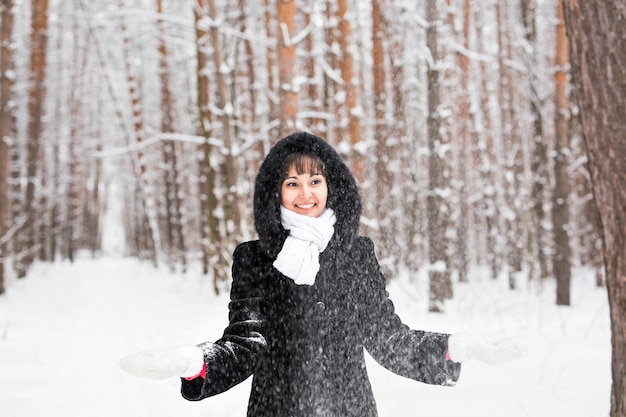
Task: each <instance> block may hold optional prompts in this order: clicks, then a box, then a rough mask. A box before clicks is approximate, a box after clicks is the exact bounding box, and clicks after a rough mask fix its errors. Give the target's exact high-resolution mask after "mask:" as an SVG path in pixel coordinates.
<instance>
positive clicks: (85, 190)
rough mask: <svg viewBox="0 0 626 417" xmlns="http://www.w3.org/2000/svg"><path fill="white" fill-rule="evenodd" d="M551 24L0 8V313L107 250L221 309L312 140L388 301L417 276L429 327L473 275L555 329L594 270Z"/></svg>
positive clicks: (530, 6)
mask: <svg viewBox="0 0 626 417" xmlns="http://www.w3.org/2000/svg"><path fill="white" fill-rule="evenodd" d="M563 3H564V4H565V6H564V4H563ZM563 3H562V1H561V0H517V1H491V0H490V1H476V0H424V1H414V0H368V1H365V0H364V1H361V0H336V1H329V0H324V1H317V0H306V1H299V2H296V1H293V0H290V1H283V0H263V1H260V0H258V1H250V0H236V1H227V0H182V1H180V0H176V1H174V0H115V1H105V0H89V1H87V0H71V1H60V0H2V4H1V6H0V7H1V9H0V12H1V17H2V20H1V23H0V25H1V26H0V29H1V33H0V36H1V39H0V52H1V54H0V77H1V78H0V83H1V90H0V137H1V139H2V140H0V294H2V293H4V292H5V291H6V290H7V289H8V288H10V287H11V286H12V285H14V284H15V283H16V282H19V280H21V279H23V278H24V279H28V273H29V271H30V270H31V268H32V266H33V265H34V264H35V263H38V262H39V263H54V262H56V261H58V260H65V261H68V260H69V261H73V260H74V259H75V258H76V256H77V254H78V253H79V252H89V253H90V254H91V256H93V257H96V258H97V257H99V256H101V255H102V253H103V252H106V250H107V248H106V247H105V246H106V245H107V244H109V245H110V242H114V243H115V245H116V246H115V248H116V250H121V251H122V252H123V254H124V255H125V256H128V257H135V258H139V259H141V260H143V261H146V262H148V263H150V264H154V265H159V266H167V267H168V268H171V270H172V271H182V272H183V273H184V272H185V271H187V270H188V268H189V267H190V265H194V264H200V265H201V270H202V273H203V274H204V275H205V277H206V280H210V282H211V285H212V287H213V288H214V291H215V293H216V294H217V293H222V292H227V291H228V285H229V279H230V261H231V256H232V252H233V250H234V248H235V246H236V245H237V244H238V243H240V242H242V241H244V240H250V239H254V237H255V236H254V234H255V232H254V225H253V222H252V192H253V187H252V185H253V183H254V178H255V174H256V171H257V169H258V167H259V164H260V163H261V161H262V160H263V157H264V155H265V154H266V153H267V151H268V150H269V148H270V147H271V146H272V144H273V143H275V142H276V141H277V140H278V139H280V138H281V137H283V136H285V135H287V134H289V133H291V132H294V131H297V130H306V131H310V132H313V133H315V134H317V135H319V136H321V137H323V138H325V139H326V140H327V141H328V142H330V143H331V144H332V145H333V146H334V147H335V148H336V149H337V150H338V151H339V152H340V154H341V155H342V157H343V158H344V160H345V161H346V162H347V163H348V165H349V166H350V168H351V169H352V171H353V172H354V174H355V176H356V177H357V179H358V181H359V185H360V191H361V194H362V196H363V201H364V213H363V217H362V223H361V233H362V234H364V235H367V236H369V237H371V238H372V239H373V240H374V242H375V244H376V247H377V251H378V253H377V255H378V259H379V261H380V263H381V265H382V267H383V269H384V272H385V275H386V277H387V278H388V280H389V281H390V282H391V281H393V280H394V278H395V277H396V276H397V275H398V274H399V273H400V272H401V271H420V270H421V271H424V270H425V271H427V274H428V277H429V284H430V285H429V290H428V291H429V294H428V300H429V301H428V303H429V304H428V309H429V311H431V312H442V311H445V305H446V300H451V299H454V297H455V286H456V283H457V282H458V283H463V282H468V281H471V280H472V279H474V277H475V276H476V271H481V273H482V274H485V275H486V277H487V278H488V279H496V278H499V277H505V279H506V280H507V283H508V284H507V285H508V287H509V289H510V290H511V291H516V289H517V288H518V287H519V286H520V285H521V284H522V280H523V281H524V282H523V284H524V285H527V281H528V282H532V283H533V285H534V286H537V287H541V286H542V285H543V283H545V282H552V281H553V282H554V283H555V285H554V288H555V289H556V291H555V294H554V296H553V297H554V303H556V304H557V305H561V306H568V305H570V304H571V299H570V282H571V274H572V271H573V270H575V269H577V268H586V269H589V270H592V271H593V274H590V275H589V276H593V279H594V285H596V286H599V287H603V286H605V285H607V280H608V278H607V273H606V269H605V262H606V261H607V259H609V257H607V255H606V253H605V256H604V258H603V239H602V236H603V231H602V221H601V213H599V210H598V206H600V205H601V204H598V203H599V201H598V200H597V198H596V197H597V195H596V196H594V191H593V181H592V178H594V175H593V172H592V169H590V166H589V163H590V157H589V152H588V150H587V145H586V144H585V140H584V127H583V124H584V123H581V120H585V117H581V114H583V113H584V112H585V111H586V109H585V108H583V107H582V106H580V105H579V101H578V99H579V98H580V97H582V96H583V94H582V93H581V92H580V91H579V90H578V89H577V86H579V84H576V83H574V82H572V71H571V68H572V65H571V64H570V51H571V50H572V49H571V48H572V47H571V46H570V43H571V42H572V39H570V38H569V37H568V34H569V35H570V36H571V33H572V32H570V33H568V31H567V30H566V25H565V19H564V9H565V11H567V9H568V7H569V10H570V13H571V15H574V13H575V12H576V10H578V12H579V13H581V11H580V8H581V6H578V2H576V1H563ZM596 3H597V5H596ZM614 3H620V2H612V1H609V2H603V1H590V2H587V4H589V5H595V6H593V7H591V6H590V7H588V8H586V9H585V7H586V6H582V8H583V9H585V10H583V12H582V13H584V12H589V10H587V9H594V7H597V8H600V9H602V7H604V11H607V10H608V11H609V12H607V13H608V14H609V15H610V13H611V12H610V10H611V8H612V7H613V8H619V7H621V12H619V13H621V16H624V15H626V13H625V12H624V10H623V9H624V6H623V3H622V5H621V6H616V5H614ZM600 4H604V6H600ZM590 13H591V12H590ZM614 13H617V12H614ZM605 17H606V16H605ZM607 19H608V18H607ZM600 22H604V23H606V24H607V25H608V26H607V27H610V22H609V23H607V22H608V20H601V21H600ZM578 29H579V31H578V32H577V33H578V34H579V35H580V36H584V35H585V30H584V28H583V29H581V28H578ZM606 30H607V31H610V30H609V29H606ZM581 33H582V35H581ZM588 33H590V32H588ZM619 34H622V35H623V34H624V30H623V29H620V31H618V32H617V35H615V36H619ZM623 43H624V39H621V43H618V44H616V45H617V46H616V48H617V52H621V59H622V62H621V64H619V61H617V62H618V64H619V65H621V66H616V68H617V67H619V68H620V69H621V70H622V73H621V74H622V75H623V74H624V73H623V68H624V66H625V64H624V62H623V60H624V59H626V51H625V49H626V48H625V47H624V45H623ZM619 45H621V46H619ZM620 48H621V50H620ZM574 49H575V48H574ZM581 54H582V52H581ZM619 58H620V56H619V55H618V56H617V58H616V59H618V60H619ZM586 68H587V67H585V66H581V68H580V70H581V73H582V72H583V71H585V70H586ZM616 78H617V79H619V78H618V77H616ZM583 81H585V80H583ZM587 81H588V80H587ZM621 83H622V87H623V78H622V81H621ZM583 85H585V86H589V85H590V83H589V82H586V83H583ZM607 89H608V90H610V87H607ZM615 89H616V90H618V91H619V88H618V87H615ZM622 91H623V88H622ZM581 100H583V101H584V97H582V99H581ZM620 100H621V101H620V102H619V103H620V105H621V106H622V107H621V109H622V110H623V109H624V107H623V105H624V101H623V98H622V99H620ZM611 104H613V103H611ZM616 104H617V103H616ZM616 107H617V108H618V109H619V108H620V107H619V106H616ZM589 116H590V117H591V111H589ZM617 120H619V119H617ZM621 121H622V124H621V127H620V128H615V129H616V132H617V131H619V130H620V129H621V132H622V136H621V137H622V138H623V131H624V127H623V126H624V121H623V114H622V119H621ZM605 123H608V122H605ZM600 129H601V128H600ZM616 134H617V133H616ZM614 137H615V136H614ZM614 143H615V145H616V146H620V147H621V148H619V147H616V150H615V154H616V155H617V157H616V158H617V159H620V158H621V160H622V161H623V158H624V152H623V151H624V148H623V146H624V145H622V144H619V142H614ZM618 144H619V145H618ZM599 146H600V147H601V146H604V145H602V144H600V145H599ZM606 146H609V147H610V145H608V144H607V145H606ZM620 149H621V151H622V152H620ZM592 162H593V161H592ZM615 166H617V167H618V169H616V170H615V171H616V172H615V174H616V175H617V176H616V177H615V178H614V180H613V181H614V184H616V189H619V188H620V187H621V189H622V190H623V188H624V181H625V180H624V174H623V172H624V168H623V167H624V165H621V167H620V164H619V163H616V165H614V167H615ZM620 172H621V174H619V173H620ZM619 175H621V177H620V176H619ZM620 181H621V182H620ZM603 195H604V194H603ZM622 196H623V194H622ZM604 201H612V202H613V203H612V204H614V207H617V208H618V209H619V207H621V209H622V214H619V213H618V214H617V215H616V216H617V217H618V218H621V219H623V215H624V214H623V211H624V209H625V206H624V200H619V199H618V198H617V197H616V198H615V200H612V199H610V198H608V197H607V199H606V200H604ZM620 205H621V206H620ZM600 211H601V210H600ZM618 211H619V210H618ZM616 222H617V223H616V224H618V225H619V224H620V223H619V220H616ZM623 225H624V223H621V227H622V229H623ZM605 229H606V223H605ZM618 230H619V228H618ZM621 233H623V231H622V232H621ZM604 234H606V232H604ZM613 242H615V244H616V246H617V248H618V249H616V250H617V251H618V252H619V251H622V252H619V253H622V255H623V247H624V246H623V243H624V241H623V237H622V239H621V240H620V239H617V238H615V239H614V240H613ZM619 242H621V244H622V246H621V247H620V246H619ZM609 255H610V254H609ZM603 259H604V261H603ZM621 259H622V261H621V263H618V264H615V265H613V266H612V268H613V269H612V270H611V271H613V272H615V271H617V273H618V274H619V271H620V268H621V271H622V273H623V272H624V266H623V259H624V258H623V256H622V258H621ZM621 285H622V287H623V285H624V284H623V283H622V284H621ZM621 291H622V293H621V294H622V297H623V296H624V294H626V292H624V290H623V289H622V290H621ZM622 301H623V300H622ZM622 308H623V307H622ZM614 330H615V327H614ZM624 338H625V336H624V335H623V334H622V335H621V339H619V338H618V339H619V340H621V345H620V346H621V348H620V349H622V350H619V352H618V353H617V354H618V355H623V356H621V357H623V358H626V350H623V349H626V348H625V347H624V346H626V343H625V342H624V340H623V339H624ZM619 340H618V341H619ZM615 355H616V353H615V352H614V360H615ZM614 365H615V363H614ZM613 377H614V379H615V373H614V375H613ZM622 378H625V377H624V376H622ZM625 379H626V378H625ZM614 383H615V381H614ZM622 384H623V380H622ZM622 387H623V385H622ZM615 389H616V388H615V387H614V392H613V394H614V396H615V394H616V392H615ZM618 395H622V397H623V393H622V394H619V393H618ZM620 401H621V402H620ZM620 404H621V407H622V408H620ZM625 404H626V402H625V401H624V399H623V398H621V399H619V400H616V399H615V398H614V399H613V402H612V405H613V410H614V411H615V410H617V411H619V410H621V411H619V412H621V414H617V413H616V414H614V415H616V416H617V415H620V416H623V415H626V405H625Z"/></svg>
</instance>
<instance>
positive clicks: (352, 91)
mask: <svg viewBox="0 0 626 417" xmlns="http://www.w3.org/2000/svg"><path fill="white" fill-rule="evenodd" d="M347 12H348V1H347V0H337V10H336V17H337V29H338V35H339V39H338V40H339V49H340V51H341V59H340V63H339V67H340V70H341V78H342V80H343V88H344V89H345V90H344V92H345V103H343V106H342V109H343V112H342V117H340V118H339V120H337V122H338V123H340V124H341V126H342V127H343V126H344V124H345V126H346V127H347V129H344V130H343V131H344V132H345V134H347V136H348V137H349V138H350V145H351V146H350V152H351V157H350V165H351V168H352V172H353V173H354V176H355V177H356V179H357V182H358V183H359V184H361V185H363V183H364V181H365V165H366V158H365V150H364V149H362V147H361V146H359V145H360V144H361V143H362V141H363V137H362V136H361V125H360V111H359V93H358V89H357V85H356V83H357V80H356V79H355V76H354V57H353V56H352V52H351V48H352V47H353V45H352V29H351V28H350V21H349V20H348V18H347V16H346V13H347Z"/></svg>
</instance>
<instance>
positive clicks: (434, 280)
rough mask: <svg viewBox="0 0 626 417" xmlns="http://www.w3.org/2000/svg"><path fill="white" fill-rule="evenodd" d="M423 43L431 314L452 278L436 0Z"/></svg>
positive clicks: (440, 308)
mask: <svg viewBox="0 0 626 417" xmlns="http://www.w3.org/2000/svg"><path fill="white" fill-rule="evenodd" d="M426 19H427V20H428V29H427V31H426V43H427V47H428V49H429V51H430V55H431V61H430V63H429V67H428V177H429V180H428V198H427V213H428V253H429V261H430V262H429V263H430V266H429V268H430V269H429V281H430V304H429V310H430V311H432V312H441V311H443V302H444V300H446V299H447V298H451V297H452V279H451V277H450V269H449V265H447V256H446V248H447V246H448V245H447V238H446V224H447V218H446V217H447V216H446V214H447V210H446V201H445V199H444V195H445V194H446V187H447V184H446V178H445V168H444V155H443V152H444V148H443V146H442V145H443V144H442V141H443V138H442V135H441V114H440V112H439V111H440V109H439V107H440V104H441V97H440V95H441V93H440V85H439V75H440V74H439V62H438V59H437V57H438V55H437V43H438V33H437V32H438V27H439V15H438V8H437V0H428V1H427V3H426Z"/></svg>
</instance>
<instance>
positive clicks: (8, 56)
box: [0, 0, 15, 294]
mask: <svg viewBox="0 0 626 417" xmlns="http://www.w3.org/2000/svg"><path fill="white" fill-rule="evenodd" d="M0 8H1V9H0V18H1V21H0V294H2V293H4V290H5V281H6V271H7V268H6V265H7V260H8V259H9V253H8V248H9V245H8V238H9V236H8V232H9V227H10V224H9V220H10V219H11V216H10V210H11V206H10V203H9V201H10V188H9V144H10V142H11V137H12V136H13V135H14V127H15V116H14V105H13V104H11V103H12V101H13V84H14V80H13V77H12V76H11V75H10V71H12V70H13V68H14V65H13V48H12V45H13V40H12V36H13V22H14V19H13V0H2V2H1V3H0Z"/></svg>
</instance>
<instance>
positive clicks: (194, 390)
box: [181, 243, 267, 401]
mask: <svg viewBox="0 0 626 417" xmlns="http://www.w3.org/2000/svg"><path fill="white" fill-rule="evenodd" d="M254 252H255V251H254V250H252V247H251V243H244V244H242V245H239V246H238V247H237V249H236V250H235V253H234V256H233V267H232V274H233V283H232V288H231V291H230V303H229V305H228V308H229V324H228V327H227V328H226V329H225V330H224V334H223V336H222V338H221V339H219V340H218V341H216V342H215V343H211V342H206V343H203V344H201V345H200V347H201V348H202V350H203V351H204V361H205V364H206V376H205V378H201V377H198V378H195V379H192V380H186V379H181V381H182V387H181V393H182V395H183V397H184V398H186V399H188V400H191V401H197V400H201V399H203V398H206V397H210V396H213V395H216V394H219V393H221V392H224V391H226V390H228V389H230V388H232V387H233V386H235V385H237V384H239V383H240V382H242V381H244V380H245V379H247V378H248V377H249V376H250V375H252V373H253V372H254V367H255V364H256V358H257V357H258V356H259V355H260V354H261V353H262V352H263V351H264V350H265V348H266V346H267V343H266V339H265V336H264V328H265V323H266V321H265V317H264V314H263V312H262V310H263V307H262V306H263V300H264V299H263V293H262V286H261V285H260V282H261V280H262V278H263V274H262V273H261V272H260V270H259V266H258V262H255V260H254V257H255V255H254Z"/></svg>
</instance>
